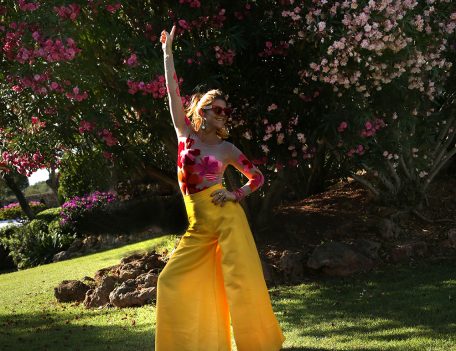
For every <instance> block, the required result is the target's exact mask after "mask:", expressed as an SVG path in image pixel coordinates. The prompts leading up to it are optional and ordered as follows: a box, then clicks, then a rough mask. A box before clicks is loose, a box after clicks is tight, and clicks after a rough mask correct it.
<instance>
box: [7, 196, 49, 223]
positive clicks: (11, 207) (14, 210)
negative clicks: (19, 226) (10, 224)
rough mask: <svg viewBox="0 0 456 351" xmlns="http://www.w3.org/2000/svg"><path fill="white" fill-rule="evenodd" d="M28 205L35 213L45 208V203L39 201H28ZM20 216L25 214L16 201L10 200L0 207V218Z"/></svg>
mask: <svg viewBox="0 0 456 351" xmlns="http://www.w3.org/2000/svg"><path fill="white" fill-rule="evenodd" d="M29 205H30V208H31V209H32V211H33V212H34V213H35V214H37V213H39V212H41V211H43V210H44V209H46V205H45V204H43V203H41V202H39V201H30V202H29ZM21 217H25V216H24V213H23V211H22V208H21V206H20V205H19V203H18V202H12V203H10V204H8V205H5V206H3V207H0V220H5V219H16V218H21Z"/></svg>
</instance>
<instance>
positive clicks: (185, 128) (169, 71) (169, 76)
mask: <svg viewBox="0 0 456 351" xmlns="http://www.w3.org/2000/svg"><path fill="white" fill-rule="evenodd" d="M175 32H176V26H173V28H172V29H171V34H169V33H168V32H167V31H165V30H164V31H162V33H161V38H160V41H161V43H162V49H163V60H164V64H165V79H166V89H167V92H168V100H169V110H170V113H171V118H172V119H173V124H174V128H175V130H176V134H177V136H178V137H179V136H183V135H187V134H188V132H189V130H190V126H189V125H188V122H187V121H188V118H187V117H186V116H185V111H184V105H183V103H182V99H181V96H180V92H179V83H178V79H177V74H176V70H175V68H174V59H173V52H172V44H173V40H174V33H175Z"/></svg>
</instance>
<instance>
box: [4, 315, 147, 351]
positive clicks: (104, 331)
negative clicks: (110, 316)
mask: <svg viewBox="0 0 456 351" xmlns="http://www.w3.org/2000/svg"><path fill="white" fill-rule="evenodd" d="M91 318H93V313H77V312H76V313H67V312H62V311H55V310H49V311H46V312H37V313H32V314H15V315H0V325H1V326H2V328H1V330H0V339H1V340H2V342H1V344H0V350H1V351H3V350H5V351H6V350H8V351H10V350H11V351H16V350H48V351H50V350H75V351H76V350H81V351H82V350H84V351H89V350H111V351H114V350H119V351H121V350H122V351H123V350H133V349H134V350H138V351H139V350H153V348H154V331H153V330H152V328H146V326H132V324H131V321H130V320H129V319H128V320H126V322H125V326H118V325H116V326H112V325H105V326H99V325H97V326H91V325H89V324H88V323H90V319H91ZM84 319H87V321H88V323H87V324H84ZM73 321H77V323H79V324H73ZM107 324H108V323H107ZM108 341H109V342H108Z"/></svg>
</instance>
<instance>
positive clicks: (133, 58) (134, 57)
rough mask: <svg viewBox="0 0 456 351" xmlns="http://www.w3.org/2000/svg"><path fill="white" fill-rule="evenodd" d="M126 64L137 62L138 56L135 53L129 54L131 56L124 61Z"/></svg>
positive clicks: (132, 64)
mask: <svg viewBox="0 0 456 351" xmlns="http://www.w3.org/2000/svg"><path fill="white" fill-rule="evenodd" d="M126 63H127V65H129V66H134V65H136V64H137V63H138V58H137V56H136V54H131V56H130V57H129V58H128V59H127V61H126Z"/></svg>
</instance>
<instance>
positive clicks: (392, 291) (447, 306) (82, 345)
mask: <svg viewBox="0 0 456 351" xmlns="http://www.w3.org/2000/svg"><path fill="white" fill-rule="evenodd" d="M175 238H176V236H164V237H161V238H156V239H151V240H147V241H144V242H141V243H137V244H132V245H126V246H124V247H121V248H117V249H112V250H107V251H104V252H100V253H96V254H92V255H87V256H84V257H78V258H75V259H72V260H67V261H62V262H56V263H52V264H48V265H44V266H39V267H35V268H32V269H27V270H24V271H19V272H14V273H7V274H2V275H0V302H1V303H0V325H1V328H0V340H1V341H0V350H85V351H89V350H133V349H134V350H137V351H140V350H153V349H154V347H153V345H154V330H155V329H154V327H155V308H154V306H152V305H147V306H144V307H140V308H126V309H117V308H110V309H96V310H86V309H85V308H84V307H82V306H79V305H75V304H71V303H57V301H56V299H55V298H54V287H55V286H57V285H58V283H60V282H61V281H62V280H65V279H81V278H82V277H84V276H86V275H87V276H93V274H94V273H95V271H97V270H98V269H100V268H104V267H107V266H110V265H114V264H117V263H119V260H120V258H122V257H123V256H126V255H128V254H130V253H132V252H135V251H141V250H146V249H151V248H153V247H157V248H162V247H168V248H172V247H173V245H174V239H175ZM270 294H271V298H272V303H273V308H274V311H276V315H277V318H278V319H279V323H280V325H281V326H282V328H283V331H284V334H285V336H286V338H287V340H286V341H285V344H284V348H283V350H312V351H316V350H407V351H410V350H417V351H418V350H420V351H421V350H429V351H431V350H432V351H434V350H442V351H449V350H455V351H456V317H455V316H456V269H455V265H454V262H453V263H445V264H444V263H440V264H425V263H422V264H420V265H418V266H416V267H408V266H400V267H398V266H391V267H387V268H385V269H384V270H381V271H377V272H376V273H371V274H367V275H365V276H358V277H356V278H349V279H337V280H336V279H325V280H321V281H318V282H312V283H305V284H300V285H296V286H281V287H279V288H273V289H270ZM233 345H234V341H233ZM233 350H235V347H233ZM195 351H198V350H195ZM207 351H216V350H207ZM252 351H256V350H252Z"/></svg>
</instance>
